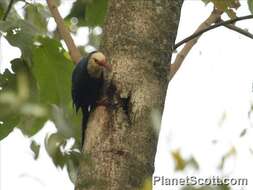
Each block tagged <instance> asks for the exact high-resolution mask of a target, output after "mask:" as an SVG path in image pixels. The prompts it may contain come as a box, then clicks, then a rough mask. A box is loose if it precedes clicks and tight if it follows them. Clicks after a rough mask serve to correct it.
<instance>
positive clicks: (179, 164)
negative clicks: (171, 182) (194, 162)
mask: <svg viewBox="0 0 253 190" xmlns="http://www.w3.org/2000/svg"><path fill="white" fill-rule="evenodd" d="M171 154H172V157H173V159H174V161H175V164H176V168H175V169H176V170H178V171H182V170H184V169H185V167H186V164H187V163H186V161H185V160H184V159H183V157H182V155H181V153H180V150H175V151H173V152H171Z"/></svg>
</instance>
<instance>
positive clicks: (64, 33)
mask: <svg viewBox="0 0 253 190" xmlns="http://www.w3.org/2000/svg"><path fill="white" fill-rule="evenodd" d="M47 4H48V7H49V10H50V12H51V14H52V16H53V17H54V20H55V22H56V23H57V28H58V31H59V33H60V36H61V38H62V39H63V40H64V42H65V43H66V45H67V47H68V50H69V54H70V57H71V59H72V60H73V61H74V62H75V63H78V62H79V61H80V59H81V57H82V56H81V53H80V51H79V49H78V48H77V47H76V45H75V43H74V40H73V39H72V37H71V35H70V32H69V30H68V29H67V27H66V26H65V24H64V21H63V19H62V17H61V15H60V13H59V11H58V9H57V6H56V4H55V3H54V0H47Z"/></svg>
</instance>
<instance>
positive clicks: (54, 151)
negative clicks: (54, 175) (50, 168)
mask: <svg viewBox="0 0 253 190" xmlns="http://www.w3.org/2000/svg"><path fill="white" fill-rule="evenodd" d="M64 143H65V139H64V138H63V137H62V136H61V135H60V134H58V133H54V134H52V135H50V136H49V137H47V138H46V139H45V148H46V151H47V153H48V154H49V155H50V157H51V158H52V160H53V162H54V164H55V166H57V167H58V166H59V167H61V168H63V166H64V165H65V163H66V159H65V157H64V154H63V153H62V152H61V149H60V148H61V146H62V145H64Z"/></svg>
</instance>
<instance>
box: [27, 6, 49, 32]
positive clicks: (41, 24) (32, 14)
mask: <svg viewBox="0 0 253 190" xmlns="http://www.w3.org/2000/svg"><path fill="white" fill-rule="evenodd" d="M25 11H26V12H25V18H26V21H27V22H29V23H30V24H32V25H33V26H35V27H36V28H37V29H38V30H40V31H41V32H43V33H45V34H46V33H47V20H46V19H47V18H48V17H49V12H48V11H47V9H46V8H45V7H44V6H43V5H42V4H30V5H28V6H26V8H25Z"/></svg>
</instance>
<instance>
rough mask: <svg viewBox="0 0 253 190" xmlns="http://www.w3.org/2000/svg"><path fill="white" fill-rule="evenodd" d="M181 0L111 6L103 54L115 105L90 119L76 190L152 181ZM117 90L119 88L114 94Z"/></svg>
mask: <svg viewBox="0 0 253 190" xmlns="http://www.w3.org/2000/svg"><path fill="white" fill-rule="evenodd" d="M181 6H182V1H180V0H138V1H137V0H120V1H119V0H109V6H108V13H107V18H106V23H105V26H104V37H103V44H102V50H103V52H104V53H105V55H106V56H107V58H108V61H110V63H111V64H112V65H113V72H112V73H111V74H110V76H109V78H110V81H111V82H110V86H111V87H110V93H109V95H108V98H110V99H111V100H112V102H113V103H112V105H110V106H107V107H103V106H99V107H97V108H96V109H95V110H94V111H93V112H92V114H91V116H90V118H89V124H88V129H87V131H86V137H85V145H84V155H83V157H82V159H81V162H80V170H79V174H78V177H77V182H76V190H84V189H89V190H103V189H105V190H108V189H110V190H128V189H129V190H137V189H139V188H140V186H141V185H142V183H143V181H144V180H145V179H146V178H147V177H150V176H152V174H153V171H154V158H155V152H156V145H157V140H158V138H157V134H156V132H155V128H154V125H153V122H152V113H154V112H158V111H159V112H160V113H162V112H163V106H164V101H165V95H166V90H167V85H168V72H169V71H168V68H169V66H168V64H169V63H170V58H171V54H172V46H173V45H174V40H175V37H176V33H177V27H178V22H179V18H180V9H181ZM112 86H113V88H112Z"/></svg>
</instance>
